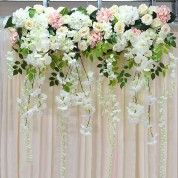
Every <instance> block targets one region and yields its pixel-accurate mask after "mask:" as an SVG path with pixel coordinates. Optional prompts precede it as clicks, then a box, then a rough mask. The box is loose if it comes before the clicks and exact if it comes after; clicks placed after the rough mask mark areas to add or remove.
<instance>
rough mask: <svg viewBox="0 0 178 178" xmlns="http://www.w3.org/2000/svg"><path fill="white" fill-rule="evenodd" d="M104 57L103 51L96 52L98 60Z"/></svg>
mask: <svg viewBox="0 0 178 178" xmlns="http://www.w3.org/2000/svg"><path fill="white" fill-rule="evenodd" d="M101 56H102V51H101V50H98V51H97V52H96V57H97V58H98V57H101Z"/></svg>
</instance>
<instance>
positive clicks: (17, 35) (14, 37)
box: [11, 32, 19, 42]
mask: <svg viewBox="0 0 178 178" xmlns="http://www.w3.org/2000/svg"><path fill="white" fill-rule="evenodd" d="M18 38H19V34H18V33H17V32H14V33H13V34H12V37H11V40H12V42H15V41H16V40H17V39H18Z"/></svg>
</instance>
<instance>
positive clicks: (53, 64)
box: [50, 62, 55, 70]
mask: <svg viewBox="0 0 178 178" xmlns="http://www.w3.org/2000/svg"><path fill="white" fill-rule="evenodd" d="M50 67H51V68H52V69H53V70H54V68H55V63H54V62H51V64H50Z"/></svg>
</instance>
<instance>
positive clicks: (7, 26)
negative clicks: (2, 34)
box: [4, 16, 15, 28]
mask: <svg viewBox="0 0 178 178" xmlns="http://www.w3.org/2000/svg"><path fill="white" fill-rule="evenodd" d="M14 26H15V25H14V24H13V23H12V16H11V17H9V19H8V20H7V23H6V25H5V27H4V28H9V27H14Z"/></svg>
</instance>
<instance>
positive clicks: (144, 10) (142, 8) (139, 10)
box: [138, 4, 148, 15]
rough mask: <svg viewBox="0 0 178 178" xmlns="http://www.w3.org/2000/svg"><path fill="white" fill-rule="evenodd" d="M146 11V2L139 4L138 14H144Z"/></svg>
mask: <svg viewBox="0 0 178 178" xmlns="http://www.w3.org/2000/svg"><path fill="white" fill-rule="evenodd" d="M147 11H148V6H147V5H146V4H141V5H140V6H139V8H138V12H139V14H140V15H145V14H146V13H147Z"/></svg>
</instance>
